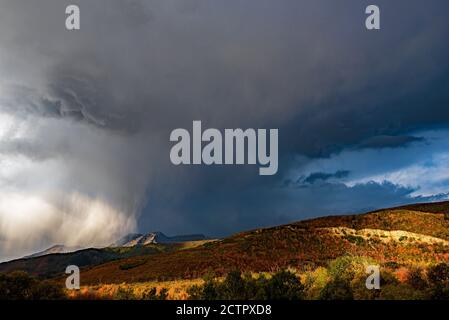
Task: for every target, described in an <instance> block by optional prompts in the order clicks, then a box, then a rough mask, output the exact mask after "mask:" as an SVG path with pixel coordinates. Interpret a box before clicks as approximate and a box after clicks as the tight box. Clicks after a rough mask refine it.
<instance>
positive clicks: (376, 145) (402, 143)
mask: <svg viewBox="0 0 449 320" xmlns="http://www.w3.org/2000/svg"><path fill="white" fill-rule="evenodd" d="M413 142H425V139H424V138H423V137H413V136H388V135H380V136H374V137H370V138H368V139H366V140H364V141H362V142H361V143H360V144H359V145H358V146H357V148H359V149H381V148H397V147H406V146H408V145H409V144H410V143H413Z"/></svg>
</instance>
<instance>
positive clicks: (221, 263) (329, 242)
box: [82, 202, 449, 284]
mask: <svg viewBox="0 0 449 320" xmlns="http://www.w3.org/2000/svg"><path fill="white" fill-rule="evenodd" d="M411 209H413V210H411ZM424 211H428V212H424ZM429 212H430V213H429ZM440 212H441V213H440ZM448 212H449V202H445V203H437V204H427V205H416V206H407V207H401V208H394V209H386V210H381V211H376V212H371V213H367V214H362V215H347V216H332V217H325V218H319V219H313V220H307V221H301V222H297V223H293V224H289V225H283V226H278V227H273V228H267V229H258V230H253V231H248V232H243V233H239V234H236V235H234V236H231V237H229V238H226V239H224V240H221V241H215V242H209V243H206V244H204V245H202V246H199V247H196V248H192V249H186V250H182V251H172V252H164V253H160V254H157V255H151V256H147V257H133V258H129V259H125V260H120V261H112V262H108V263H105V264H102V265H99V266H96V267H92V268H88V269H85V270H83V271H82V281H83V284H98V283H120V282H143V281H151V280H168V279H188V278H196V277H199V276H202V275H204V274H205V273H207V272H208V271H209V270H213V271H214V272H216V273H218V274H224V273H227V272H229V271H231V270H233V269H240V270H244V271H245V270H246V271H256V272H257V271H271V270H275V269H278V268H282V267H287V266H293V267H297V268H302V267H304V266H306V265H323V264H325V263H326V262H327V261H328V260H330V259H334V258H336V257H338V256H341V255H345V254H354V255H364V256H370V257H373V258H375V259H377V260H378V261H379V262H381V263H399V264H401V263H404V264H406V263H410V262H413V263H429V262H435V261H441V260H445V261H448V260H449V247H448V246H447V245H444V244H442V243H433V244H432V243H427V242H425V241H424V242H421V241H419V240H416V239H415V238H414V237H409V238H407V239H406V240H401V241H385V239H384V238H383V237H384V236H383V235H381V236H379V235H373V236H368V237H366V236H365V237H360V236H357V232H356V231H354V233H353V234H345V232H346V231H342V234H336V233H335V232H333V231H332V230H331V228H335V227H346V228H351V229H355V230H360V229H381V230H403V231H408V232H413V233H416V234H421V235H426V236H431V237H437V238H440V239H442V241H441V242H443V241H444V240H449V220H448V219H447V215H445V214H444V213H448ZM368 234H369V233H368ZM385 237H386V236H385ZM123 265H126V266H131V267H130V268H126V269H125V270H124V269H123V268H122V267H121V266H123Z"/></svg>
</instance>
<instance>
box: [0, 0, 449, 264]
mask: <svg viewBox="0 0 449 320" xmlns="http://www.w3.org/2000/svg"><path fill="white" fill-rule="evenodd" d="M372 3H375V4H377V5H378V6H379V7H380V9H381V30H378V31H368V30H366V28H365V22H364V21H365V18H366V14H365V8H366V6H367V5H369V4H372ZM69 4H78V5H79V7H80V9H81V30H79V31H67V30H66V29H65V18H66V16H65V8H66V6H67V5H69ZM448 10H449V3H448V2H447V0H433V1H430V2H423V1H417V0H416V1H415V0H412V1H410V0H408V1H384V0H375V1H364V0H346V1H338V2H336V1H324V0H305V1H304V0H303V1H299V0H291V1H288V0H278V1H272V0H249V1H248V0H246V1H236V0H227V1H205V0H183V1H179V0H178V1H172V0H164V1H143V0H142V1H138V0H120V1H119V0H107V1H106V0H97V1H88V0H82V1H81V0H78V1H75V0H73V1H61V0H40V1H25V0H0V260H2V259H3V260H4V259H7V258H11V257H18V256H22V255H24V254H28V253H30V252H33V251H35V250H38V249H43V248H45V247H48V246H50V245H52V244H56V243H61V244H66V245H69V246H75V245H81V246H103V245H107V244H109V243H111V242H113V241H114V240H116V239H117V238H118V237H120V236H122V235H124V234H126V233H129V232H133V231H140V232H149V231H156V230H158V231H163V232H164V233H166V234H168V235H172V234H183V233H204V234H207V235H210V236H225V235H229V234H231V233H233V232H237V231H241V230H246V229H250V228H256V227H261V226H270V225H275V224H281V223H287V222H291V221H296V220H300V219H304V218H310V217H316V216H323V215H327V214H340V213H353V212H363V211H367V210H372V209H376V208H381V207H388V206H394V205H399V204H403V203H411V202H419V201H434V200H441V199H446V198H447V197H448V194H447V193H448V191H449V168H448V166H447V162H448V160H449V151H448V150H449V90H448V88H449V59H448V57H449V42H448V41H447V39H449V20H448V19H447V12H448ZM193 120H201V121H202V123H203V127H212V128H219V129H223V128H267V129H270V128H278V129H279V171H278V173H277V175H274V176H259V175H258V167H257V166H226V167H225V166H215V167H214V166H210V167H206V166H174V165H172V164H171V162H170V158H169V151H170V148H171V146H172V145H173V144H172V143H171V142H170V141H169V136H170V132H171V131H172V130H173V129H175V128H187V129H190V128H191V126H192V121H193Z"/></svg>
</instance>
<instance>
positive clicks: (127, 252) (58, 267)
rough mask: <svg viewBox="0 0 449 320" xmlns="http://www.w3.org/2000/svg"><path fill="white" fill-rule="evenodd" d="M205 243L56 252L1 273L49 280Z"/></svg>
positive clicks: (6, 265) (12, 265) (23, 261)
mask: <svg viewBox="0 0 449 320" xmlns="http://www.w3.org/2000/svg"><path fill="white" fill-rule="evenodd" d="M205 242H207V241H190V242H186V243H179V244H176V243H172V244H150V245H146V246H144V247H117V248H103V249H85V250H79V251H76V252H71V253H55V254H49V255H45V256H40V257H34V258H24V259H17V260H13V261H9V262H5V263H1V264H0V272H11V271H14V270H23V271H26V272H28V273H30V274H33V275H35V276H39V277H43V278H49V277H55V276H58V275H60V274H62V273H63V272H64V270H65V268H66V267H67V266H68V265H77V266H78V267H80V268H82V267H87V266H95V265H99V264H102V263H105V262H108V261H115V260H120V259H124V258H129V257H139V256H148V255H153V254H157V253H161V252H170V251H176V250H184V249H186V248H192V247H195V246H197V245H201V244H203V243H205ZM136 263H137V262H136Z"/></svg>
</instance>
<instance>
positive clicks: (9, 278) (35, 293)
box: [0, 271, 66, 300]
mask: <svg viewBox="0 0 449 320" xmlns="http://www.w3.org/2000/svg"><path fill="white" fill-rule="evenodd" d="M65 298H66V296H65V294H64V291H63V289H62V287H61V286H60V285H58V284H56V283H54V282H51V281H48V280H47V281H40V280H38V279H36V278H35V277H31V276H30V275H28V274H27V273H26V272H22V271H15V272H12V273H10V274H0V300H56V299H65Z"/></svg>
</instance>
